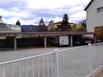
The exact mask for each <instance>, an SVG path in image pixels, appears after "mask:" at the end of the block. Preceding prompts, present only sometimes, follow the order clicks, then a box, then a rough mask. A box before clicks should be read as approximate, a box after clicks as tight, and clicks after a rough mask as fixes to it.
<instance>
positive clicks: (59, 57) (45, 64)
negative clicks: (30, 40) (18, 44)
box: [0, 46, 103, 77]
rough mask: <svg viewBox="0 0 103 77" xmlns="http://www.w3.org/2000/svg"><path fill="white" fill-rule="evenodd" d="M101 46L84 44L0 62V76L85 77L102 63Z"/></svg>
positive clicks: (102, 48) (102, 53)
mask: <svg viewBox="0 0 103 77" xmlns="http://www.w3.org/2000/svg"><path fill="white" fill-rule="evenodd" d="M102 50H103V47H102V46H84V47H77V48H73V49H64V50H62V51H59V52H57V51H56V50H54V51H53V52H50V53H46V54H40V55H36V56H31V57H27V58H22V59H17V60H13V61H8V62H3V63H0V77H86V76H87V75H88V74H90V73H92V71H94V70H95V69H96V68H98V67H99V66H101V65H102V64H103V52H102Z"/></svg>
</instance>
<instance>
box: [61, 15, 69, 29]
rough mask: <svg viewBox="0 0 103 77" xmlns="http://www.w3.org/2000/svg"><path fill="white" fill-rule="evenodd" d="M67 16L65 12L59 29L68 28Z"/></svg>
mask: <svg viewBox="0 0 103 77" xmlns="http://www.w3.org/2000/svg"><path fill="white" fill-rule="evenodd" d="M68 20H69V18H68V15H67V14H64V16H63V20H62V24H61V27H60V31H68V30H69V29H70V25H69V22H68Z"/></svg>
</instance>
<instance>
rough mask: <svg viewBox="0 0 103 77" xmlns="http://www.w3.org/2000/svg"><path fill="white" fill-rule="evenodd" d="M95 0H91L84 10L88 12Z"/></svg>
mask: <svg viewBox="0 0 103 77" xmlns="http://www.w3.org/2000/svg"><path fill="white" fill-rule="evenodd" d="M93 1H94V0H91V1H90V2H89V4H88V5H87V6H86V8H85V9H84V10H87V9H88V8H89V6H90V5H91V4H92V2H93Z"/></svg>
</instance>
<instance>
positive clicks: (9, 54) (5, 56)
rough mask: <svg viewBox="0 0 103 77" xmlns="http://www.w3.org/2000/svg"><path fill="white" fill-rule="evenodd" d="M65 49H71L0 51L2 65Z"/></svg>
mask: <svg viewBox="0 0 103 77" xmlns="http://www.w3.org/2000/svg"><path fill="white" fill-rule="evenodd" d="M64 49H70V48H69V47H65V48H32V49H22V50H17V51H13V50H10V51H9V50H8V51H0V63H1V62H5V61H10V60H15V59H20V58H24V57H29V56H34V55H38V54H43V53H47V52H52V51H55V50H57V51H60V50H64Z"/></svg>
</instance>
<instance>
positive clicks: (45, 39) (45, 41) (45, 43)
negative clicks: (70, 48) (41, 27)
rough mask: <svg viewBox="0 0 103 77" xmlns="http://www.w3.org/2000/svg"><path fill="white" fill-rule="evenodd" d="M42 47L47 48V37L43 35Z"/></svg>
mask: <svg viewBox="0 0 103 77" xmlns="http://www.w3.org/2000/svg"><path fill="white" fill-rule="evenodd" d="M44 47H45V48H47V38H46V37H44Z"/></svg>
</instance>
